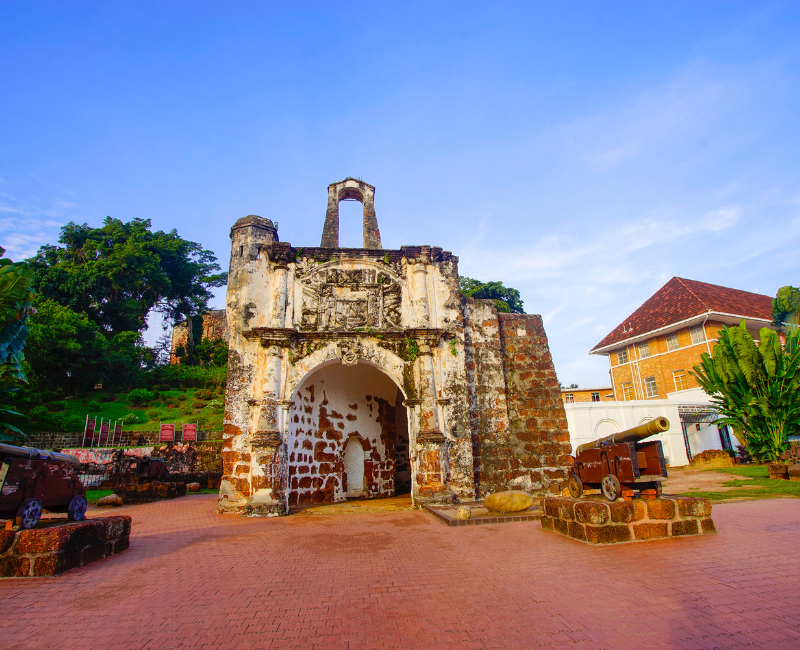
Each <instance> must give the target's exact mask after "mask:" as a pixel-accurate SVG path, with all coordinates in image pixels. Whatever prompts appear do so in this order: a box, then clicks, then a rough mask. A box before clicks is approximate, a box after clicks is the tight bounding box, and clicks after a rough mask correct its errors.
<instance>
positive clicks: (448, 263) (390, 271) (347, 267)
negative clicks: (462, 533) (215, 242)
mask: <svg viewBox="0 0 800 650" xmlns="http://www.w3.org/2000/svg"><path fill="white" fill-rule="evenodd" d="M374 193H375V188H374V187H372V186H371V185H368V184H367V183H364V182H363V181H360V180H356V179H353V178H347V179H345V180H343V181H341V182H339V183H334V184H332V185H330V187H329V188H328V210H327V214H326V218H325V224H324V229H323V234H322V243H321V246H320V247H318V248H306V247H303V248H299V247H293V246H292V245H291V244H289V243H286V242H280V241H278V236H277V232H276V229H275V227H274V225H273V223H272V222H271V221H270V220H269V219H264V218H262V217H258V216H255V215H250V216H247V217H244V218H242V219H239V220H238V221H237V222H236V223H235V224H234V225H233V228H232V229H231V263H230V273H229V276H228V294H227V320H228V326H229V328H230V356H229V361H228V385H227V393H226V398H225V428H224V434H223V437H224V446H223V462H224V474H223V479H222V483H221V487H220V493H219V511H220V512H236V513H241V514H260V515H281V514H286V513H288V511H289V508H291V507H293V506H301V505H304V504H313V503H327V502H335V501H342V500H344V499H346V498H348V497H349V498H356V497H358V498H372V497H382V496H392V495H399V494H408V493H410V494H411V496H412V498H413V500H414V503H415V504H425V503H452V502H453V501H460V500H466V501H471V500H474V499H476V498H482V497H483V496H485V495H486V494H489V493H492V492H497V491H500V490H506V489H510V488H519V489H523V490H526V491H527V492H529V493H531V494H534V495H538V496H543V495H545V494H555V493H558V492H560V489H561V482H562V481H563V480H564V479H565V478H566V469H565V468H566V465H567V464H568V455H569V453H570V444H569V435H568V433H567V423H566V419H565V414H564V408H563V405H562V403H561V397H560V391H559V386H558V380H557V378H556V374H555V370H554V368H553V363H552V360H551V357H550V351H549V348H548V344H547V338H546V335H545V332H544V328H543V327H542V320H541V317H540V316H533V315H522V314H505V313H498V311H497V309H496V307H495V305H494V303H493V301H491V300H474V299H472V298H463V297H462V296H461V295H460V293H459V288H458V258H457V257H455V256H454V255H453V254H452V253H450V252H449V251H443V250H442V249H441V248H437V247H431V246H402V247H401V248H400V250H386V249H382V248H381V239H380V232H379V230H378V221H377V217H376V214H375V208H374ZM344 199H356V200H358V201H361V202H362V204H363V205H364V247H363V248H339V215H338V206H339V202H340V201H342V200H344Z"/></svg>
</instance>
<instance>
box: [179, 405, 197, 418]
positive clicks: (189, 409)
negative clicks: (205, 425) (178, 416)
mask: <svg viewBox="0 0 800 650" xmlns="http://www.w3.org/2000/svg"><path fill="white" fill-rule="evenodd" d="M181 413H183V414H184V415H191V414H192V413H194V407H193V406H192V405H191V404H189V403H183V404H181Z"/></svg>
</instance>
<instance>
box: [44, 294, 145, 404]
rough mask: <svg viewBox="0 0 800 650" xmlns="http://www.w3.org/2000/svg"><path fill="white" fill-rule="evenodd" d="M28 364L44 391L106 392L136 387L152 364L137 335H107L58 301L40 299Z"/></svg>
mask: <svg viewBox="0 0 800 650" xmlns="http://www.w3.org/2000/svg"><path fill="white" fill-rule="evenodd" d="M36 304H37V308H38V313H37V314H36V315H35V316H34V317H33V318H32V319H31V334H30V340H29V346H28V363H29V365H30V368H31V371H32V374H33V378H34V379H35V381H36V384H37V385H38V386H39V388H40V389H41V390H59V389H62V390H90V389H92V388H93V387H94V386H95V385H96V384H99V383H102V384H103V385H104V387H105V388H106V389H108V388H110V387H114V386H126V385H130V384H132V383H136V382H137V380H138V379H139V378H140V376H141V375H142V374H143V373H144V372H145V371H146V370H147V368H149V367H151V366H152V365H153V363H152V357H153V354H152V351H151V350H149V349H148V348H146V347H144V345H143V344H142V340H141V337H140V335H139V334H138V333H137V332H119V333H118V334H116V335H104V333H103V332H102V330H101V328H100V327H99V326H98V325H97V324H96V323H94V322H92V321H91V320H90V319H89V317H88V316H87V315H86V314H82V313H78V312H75V311H73V310H72V309H70V308H69V307H65V306H63V305H60V304H58V303H57V302H55V301H54V300H37V303H36Z"/></svg>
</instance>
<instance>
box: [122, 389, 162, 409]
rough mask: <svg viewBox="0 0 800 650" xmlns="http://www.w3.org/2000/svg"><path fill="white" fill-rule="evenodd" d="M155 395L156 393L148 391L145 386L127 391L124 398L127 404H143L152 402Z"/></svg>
mask: <svg viewBox="0 0 800 650" xmlns="http://www.w3.org/2000/svg"><path fill="white" fill-rule="evenodd" d="M157 397H158V395H157V394H156V393H154V392H152V391H149V390H147V389H146V388H134V389H133V390H132V391H131V392H130V393H128V397H127V398H126V400H127V402H128V404H131V405H133V406H144V405H145V404H149V403H150V402H152V401H153V400H154V399H156V398H157Z"/></svg>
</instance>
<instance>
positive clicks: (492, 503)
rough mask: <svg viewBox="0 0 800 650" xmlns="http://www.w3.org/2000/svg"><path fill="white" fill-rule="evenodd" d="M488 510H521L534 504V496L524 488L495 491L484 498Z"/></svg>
mask: <svg viewBox="0 0 800 650" xmlns="http://www.w3.org/2000/svg"><path fill="white" fill-rule="evenodd" d="M483 505H484V506H486V509H487V510H491V511H493V512H520V511H521V510H527V509H528V508H530V507H531V506H532V505H533V497H532V496H531V495H530V494H528V493H527V492H523V491H522V490H507V491H506V492H495V493H494V494H490V495H489V496H488V497H486V498H485V499H484V500H483Z"/></svg>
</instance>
